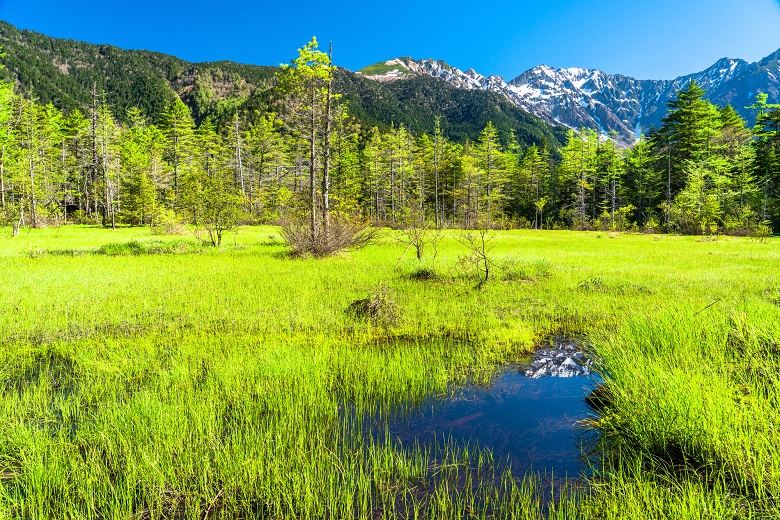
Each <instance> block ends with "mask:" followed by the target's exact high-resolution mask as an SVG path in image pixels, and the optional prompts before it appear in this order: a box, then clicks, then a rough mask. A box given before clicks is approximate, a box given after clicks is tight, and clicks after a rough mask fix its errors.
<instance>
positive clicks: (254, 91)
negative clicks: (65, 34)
mask: <svg viewBox="0 0 780 520" xmlns="http://www.w3.org/2000/svg"><path fill="white" fill-rule="evenodd" d="M0 46H2V47H3V50H4V51H5V52H6V58H4V59H3V60H2V63H3V64H4V65H5V66H6V68H5V69H4V70H2V71H0V78H2V79H5V80H7V81H14V82H15V83H16V85H17V88H18V89H19V90H20V91H21V92H24V93H25V94H27V95H28V96H34V97H36V98H38V99H39V101H40V102H42V103H44V104H46V103H52V104H54V105H55V106H56V107H57V108H59V109H62V110H66V111H69V110H72V109H81V110H82V111H83V110H86V109H87V108H88V107H89V105H90V103H91V92H92V88H93V86H95V87H96V88H97V91H98V92H105V93H106V96H105V98H104V99H105V101H106V103H108V105H109V106H110V107H111V108H112V111H113V112H114V115H115V116H116V117H117V118H118V119H120V120H123V118H124V116H125V113H126V111H127V109H128V108H131V107H138V108H140V109H141V110H142V112H143V113H145V114H146V115H147V116H148V117H149V118H150V119H151V120H156V119H157V118H158V117H159V115H160V114H161V113H162V111H163V110H164V108H165V107H166V106H167V105H168V104H169V103H170V102H171V101H173V100H174V99H175V98H176V97H177V96H178V97H179V98H180V99H182V101H184V102H185V104H187V105H188V106H189V107H190V109H191V110H192V113H193V116H194V117H195V120H196V121H198V122H199V121H202V120H203V119H204V118H206V117H211V118H212V119H214V120H215V121H216V122H217V123H218V124H219V123H220V122H224V121H226V120H229V119H230V118H232V116H233V114H234V113H235V112H236V111H237V110H239V111H245V112H247V115H248V117H251V116H252V114H253V113H254V111H255V110H258V111H260V112H263V111H267V110H272V111H273V110H275V109H276V108H275V107H274V105H273V102H274V100H275V97H274V96H275V94H274V93H273V92H272V91H273V89H274V84H275V73H276V71H278V70H279V68H278V67H271V66H259V65H245V64H240V63H235V62H231V61H227V60H223V61H216V62H202V63H193V62H188V61H186V60H183V59H181V58H177V57H175V56H170V55H166V54H162V53H158V52H154V51H147V50H124V49H121V48H119V47H115V46H112V45H101V44H91V43H86V42H80V41H78V40H71V39H62V38H52V37H49V36H47V35H44V34H41V33H37V32H35V31H27V30H21V29H18V28H16V27H14V26H13V25H11V24H9V23H7V22H3V21H0ZM421 78H422V77H409V78H408V79H409V80H410V81H409V83H408V84H406V85H400V84H395V85H391V84H387V85H384V86H383V85H378V84H377V83H376V82H372V81H369V80H367V79H365V78H362V77H360V76H359V75H356V74H355V73H353V72H351V71H348V70H346V69H343V68H338V69H337V73H336V81H337V84H338V86H339V87H342V88H343V89H345V90H344V91H343V92H342V93H343V94H344V98H345V99H347V100H349V102H350V104H351V109H350V111H351V113H352V115H353V116H354V117H356V119H358V120H359V121H361V122H363V123H364V124H365V126H366V127H367V128H365V129H366V130H367V129H368V128H370V127H371V126H375V125H376V126H380V127H383V128H387V127H390V126H392V125H398V124H404V125H405V126H406V127H407V129H408V130H410V131H411V132H414V133H423V132H425V133H429V134H430V133H433V130H434V123H435V120H436V117H441V129H442V132H443V134H444V135H445V136H446V137H448V138H450V139H452V140H454V141H457V142H465V141H466V140H472V141H473V140H476V139H477V137H478V136H479V133H480V132H481V131H482V129H483V128H484V125H485V124H486V123H487V121H493V123H494V124H495V126H496V127H497V129H498V130H499V133H500V134H501V137H502V140H503V141H504V142H505V143H507V142H508V140H509V139H510V137H511V135H512V133H514V134H515V135H516V136H517V137H518V140H519V141H520V143H521V144H523V145H526V146H527V145H530V144H533V143H537V144H539V143H542V142H543V141H547V143H548V144H550V145H551V146H553V147H558V146H560V145H562V144H563V142H564V141H565V136H566V130H565V129H564V128H562V127H561V128H556V127H554V126H552V125H550V124H548V123H546V122H544V121H543V120H541V119H539V118H537V117H536V116H533V115H531V114H530V113H528V112H526V111H525V110H523V109H521V108H519V107H517V106H516V105H514V104H512V103H511V102H509V101H508V100H506V99H505V98H504V97H503V96H500V95H499V94H496V93H493V92H487V91H485V92H480V93H479V95H476V96H475V95H464V91H463V90H461V89H457V88H456V87H454V86H452V85H450V84H448V83H446V82H435V83H433V84H431V83H430V82H428V81H424V80H421ZM423 79H424V78H423ZM421 92H426V96H427V97H428V98H429V99H420V93H421Z"/></svg>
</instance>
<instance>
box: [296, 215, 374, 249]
mask: <svg viewBox="0 0 780 520" xmlns="http://www.w3.org/2000/svg"><path fill="white" fill-rule="evenodd" d="M281 235H282V238H284V240H285V242H287V245H288V246H289V248H290V252H291V253H292V254H293V255H295V256H304V257H305V256H329V255H332V254H335V253H338V252H340V251H346V250H349V249H360V248H362V247H365V246H367V245H368V244H370V243H372V242H373V241H374V240H375V239H376V236H377V229H376V228H373V227H371V226H370V225H369V224H368V223H367V222H365V221H363V220H357V219H350V218H346V217H339V216H336V215H333V216H332V218H331V221H330V225H329V226H328V227H327V230H326V228H325V226H324V225H323V224H322V223H319V224H318V225H317V227H316V233H312V230H311V227H310V224H309V223H308V222H306V221H305V220H304V219H294V220H288V221H285V222H283V223H282V231H281Z"/></svg>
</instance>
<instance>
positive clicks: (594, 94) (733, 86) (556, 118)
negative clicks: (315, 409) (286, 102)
mask: <svg viewBox="0 0 780 520" xmlns="http://www.w3.org/2000/svg"><path fill="white" fill-rule="evenodd" d="M359 73H360V74H362V75H363V76H365V77H367V78H370V79H375V80H377V81H396V80H399V79H403V78H404V77H408V76H409V75H415V74H426V75H429V76H433V77H437V78H441V79H443V80H445V81H447V82H449V83H450V84H452V85H454V86H456V87H459V88H463V89H469V90H473V89H480V90H490V91H494V92H498V93H501V94H503V95H504V96H506V97H507V98H508V99H509V100H510V101H512V102H513V103H514V104H515V105H517V106H519V107H521V108H523V109H525V110H527V111H529V112H531V113H532V114H535V115H537V116H539V117H541V118H542V119H544V120H546V121H548V122H550V123H553V124H562V125H565V126H568V127H571V128H575V129H579V128H582V127H587V128H594V129H597V130H599V131H600V132H602V133H605V134H608V133H611V132H616V133H617V136H616V137H617V139H618V140H619V141H621V142H623V143H626V144H629V143H631V142H633V141H634V140H635V139H636V137H637V136H638V135H639V134H641V133H643V132H646V131H647V130H648V129H650V128H651V127H652V126H656V127H657V126H659V125H660V124H661V119H662V118H663V116H664V115H665V114H666V112H667V108H666V103H667V102H668V101H669V100H670V99H672V98H674V97H675V96H676V95H677V93H678V91H679V90H680V89H681V88H683V87H685V85H687V84H688V83H689V82H690V81H691V80H693V79H695V80H696V81H697V83H699V85H701V86H702V87H703V88H704V89H705V90H707V97H708V98H709V99H710V100H711V101H712V102H713V103H716V104H717V105H721V106H722V105H726V104H728V103H730V104H732V105H733V106H734V108H736V109H737V111H739V112H740V113H741V114H742V115H743V117H745V118H746V119H747V120H748V121H750V122H752V121H753V119H754V117H755V116H754V114H753V113H752V112H751V110H749V109H746V108H745V107H746V106H747V105H750V104H752V103H753V102H754V100H755V95H756V93H758V92H765V93H767V94H769V98H770V102H778V101H780V50H779V51H777V52H776V53H774V54H772V55H770V56H768V57H766V58H764V59H763V60H761V61H759V62H756V63H748V62H746V61H744V60H733V59H730V58H723V59H721V60H719V61H718V62H717V63H715V64H714V65H712V66H711V67H709V68H708V69H706V70H704V71H702V72H698V73H695V74H690V75H687V76H681V77H679V78H676V79H673V80H638V79H634V78H631V77H628V76H623V75H620V74H615V75H612V74H607V73H605V72H602V71H600V70H595V69H579V68H567V69H559V68H555V67H548V66H546V65H541V66H538V67H534V68H532V69H530V70H528V71H526V72H524V73H523V74H521V75H520V76H518V77H516V78H515V79H513V80H511V81H509V82H506V81H504V79H503V78H502V77H500V76H483V75H482V74H479V73H478V72H476V71H475V70H474V69H469V70H467V71H465V72H464V71H462V70H460V69H458V68H455V67H451V66H450V65H448V64H446V63H444V62H443V61H437V60H432V59H422V60H413V59H411V58H397V59H394V60H389V61H386V62H384V63H379V64H376V65H372V66H371V67H367V68H365V69H363V70H362V71H360V72H359Z"/></svg>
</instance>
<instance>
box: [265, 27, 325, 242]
mask: <svg viewBox="0 0 780 520" xmlns="http://www.w3.org/2000/svg"><path fill="white" fill-rule="evenodd" d="M333 71H334V67H333V66H332V65H331V58H330V57H329V56H328V54H325V53H324V52H322V51H320V50H318V49H317V39H316V38H312V39H311V41H310V42H309V43H307V44H306V45H304V46H303V47H302V48H300V49H298V57H297V58H295V59H294V60H293V61H292V63H291V64H289V65H286V64H285V65H282V70H281V72H280V73H279V74H278V76H277V77H278V79H279V85H280V86H281V88H282V90H283V91H284V92H285V94H286V97H285V105H284V108H285V112H284V114H283V116H282V117H283V119H285V122H286V123H287V124H288V125H289V126H290V128H291V129H292V131H293V132H294V133H297V134H299V135H300V136H301V137H302V138H303V139H305V140H306V141H307V142H308V145H309V193H308V196H309V208H308V212H309V233H310V235H311V239H312V241H315V240H316V238H317V234H318V231H319V229H318V228H319V227H320V226H323V227H325V228H326V227H327V226H328V223H329V220H330V215H329V212H330V206H329V202H330V201H329V189H330V177H329V176H330V130H331V105H332V98H333V91H332V88H333V87H332V85H333ZM320 150H321V151H322V162H323V170H322V177H321V181H322V182H321V189H322V191H321V192H320V193H321V198H320V197H318V196H317V188H318V184H320V183H319V182H318V180H319V179H318V175H317V172H318V171H319V164H320V156H319V151H320ZM320 208H321V210H322V213H323V215H322V219H321V221H320V219H319V217H318V213H319V211H320Z"/></svg>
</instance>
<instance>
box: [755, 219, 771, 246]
mask: <svg viewBox="0 0 780 520" xmlns="http://www.w3.org/2000/svg"><path fill="white" fill-rule="evenodd" d="M771 237H772V228H771V227H769V225H768V224H766V223H764V222H762V223H761V224H758V225H756V227H755V228H753V230H752V231H751V232H750V238H752V239H753V240H756V241H758V242H761V243H764V242H766V241H767V240H769V239H770V238H771Z"/></svg>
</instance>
